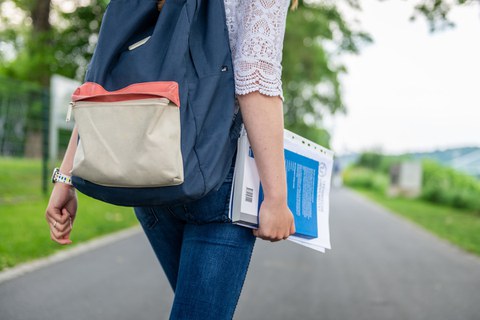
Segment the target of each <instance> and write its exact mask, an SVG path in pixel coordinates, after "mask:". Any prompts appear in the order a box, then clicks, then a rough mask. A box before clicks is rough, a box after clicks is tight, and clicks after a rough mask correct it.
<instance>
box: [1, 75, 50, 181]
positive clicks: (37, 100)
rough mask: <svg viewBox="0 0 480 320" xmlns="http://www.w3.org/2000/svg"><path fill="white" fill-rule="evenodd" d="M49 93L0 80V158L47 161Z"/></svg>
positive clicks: (45, 169) (45, 163)
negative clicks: (27, 158)
mask: <svg viewBox="0 0 480 320" xmlns="http://www.w3.org/2000/svg"><path fill="white" fill-rule="evenodd" d="M48 121H49V91H48V90H47V89H43V88H40V87H38V86H35V85H33V84H30V83H27V82H20V81H16V80H12V79H8V78H0V156H6V157H30V158H42V159H43V163H44V165H43V170H42V171H43V176H44V179H43V180H44V183H43V189H44V190H46V187H47V185H46V181H47V179H46V176H47V175H48V174H47V162H48V153H47V152H48Z"/></svg>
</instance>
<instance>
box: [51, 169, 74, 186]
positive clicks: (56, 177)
mask: <svg viewBox="0 0 480 320" xmlns="http://www.w3.org/2000/svg"><path fill="white" fill-rule="evenodd" d="M52 182H53V183H56V182H61V183H65V184H68V185H70V186H71V185H72V177H70V176H67V175H66V174H63V173H61V172H60V169H59V168H55V169H54V170H53V175H52Z"/></svg>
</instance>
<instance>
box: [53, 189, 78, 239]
mask: <svg viewBox="0 0 480 320" xmlns="http://www.w3.org/2000/svg"><path fill="white" fill-rule="evenodd" d="M76 214H77V194H76V192H75V188H73V187H72V186H69V185H67V184H65V183H61V182H57V183H56V184H55V186H54V187H53V191H52V194H51V195H50V201H49V202H48V206H47V210H46V214H45V217H46V219H47V222H48V224H49V226H50V237H51V238H52V240H53V241H56V242H58V243H60V244H71V243H72V241H71V240H70V232H72V226H73V221H74V220H75V216H76Z"/></svg>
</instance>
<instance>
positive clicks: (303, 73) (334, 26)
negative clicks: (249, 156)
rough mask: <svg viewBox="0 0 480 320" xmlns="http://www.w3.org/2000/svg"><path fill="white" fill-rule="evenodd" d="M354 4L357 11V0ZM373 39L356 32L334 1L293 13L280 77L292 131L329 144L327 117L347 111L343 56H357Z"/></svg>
mask: <svg viewBox="0 0 480 320" xmlns="http://www.w3.org/2000/svg"><path fill="white" fill-rule="evenodd" d="M350 2H351V5H352V6H353V7H354V8H358V3H357V1H350ZM370 41H371V39H370V37H369V36H368V35H367V34H366V33H364V32H361V31H357V30H354V28H353V26H352V25H351V24H350V23H349V22H348V21H346V20H345V18H344V17H343V15H342V14H341V12H340V10H339V8H338V4H337V3H335V2H333V1H331V2H328V1H327V2H321V3H319V2H312V3H308V4H307V3H306V2H300V6H299V8H298V10H296V11H293V12H290V13H289V15H288V18H287V29H286V33H285V43H284V50H283V74H282V77H283V81H284V86H283V87H284V96H285V126H286V127H287V128H288V129H290V130H292V131H295V129H297V131H296V132H297V133H299V134H302V135H305V136H307V137H308V138H310V139H311V140H313V141H316V142H319V143H323V144H324V145H325V143H326V141H327V142H328V140H329V136H328V135H326V131H325V130H321V128H322V118H323V115H324V114H327V113H328V114H331V113H335V112H343V111H345V106H344V104H343V101H342V89H341V84H340V81H339V77H340V75H341V74H342V73H344V72H346V67H345V66H344V65H343V64H342V63H341V60H340V57H341V56H342V55H343V54H346V53H354V54H355V53H358V52H359V50H360V49H359V48H360V46H361V45H362V44H365V43H369V42H370ZM298 129H300V131H298ZM320 141H322V142H320ZM327 144H328V143H327Z"/></svg>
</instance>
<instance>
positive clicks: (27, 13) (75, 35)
mask: <svg viewBox="0 0 480 320" xmlns="http://www.w3.org/2000/svg"><path fill="white" fill-rule="evenodd" d="M6 2H9V3H14V4H15V6H16V8H17V10H19V11H20V12H21V14H22V15H23V23H22V24H15V23H13V22H12V21H11V19H10V17H9V15H8V13H6V14H4V15H1V14H0V15H1V17H0V18H1V22H2V24H3V28H2V29H3V30H2V29H0V30H1V31H0V36H1V38H2V39H4V40H3V41H1V42H0V44H2V45H3V46H7V45H8V46H9V47H10V48H13V49H12V50H13V51H14V52H15V55H14V58H13V59H11V60H8V59H6V58H5V57H2V56H0V59H2V61H1V62H2V64H1V65H0V74H1V75H4V76H7V77H11V78H14V79H19V80H25V81H30V82H34V83H38V84H40V85H42V86H44V87H48V85H49V79H50V76H51V75H52V74H54V73H57V74H61V75H64V76H66V77H70V78H81V77H82V74H83V72H82V71H84V69H85V67H86V64H87V62H88V61H89V60H90V58H91V55H92V54H93V48H94V46H95V43H96V39H97V35H98V32H99V28H100V21H101V18H102V15H103V12H104V10H105V8H106V6H107V2H108V1H106V0H90V1H89V2H82V3H84V5H82V6H80V5H77V2H78V1H74V0H65V1H53V2H51V1H50V0H36V1H30V0H13V1H5V2H4V4H3V5H5V3H6ZM17 14H19V13H18V12H17ZM52 21H53V22H52ZM2 42H3V43H2Z"/></svg>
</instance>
